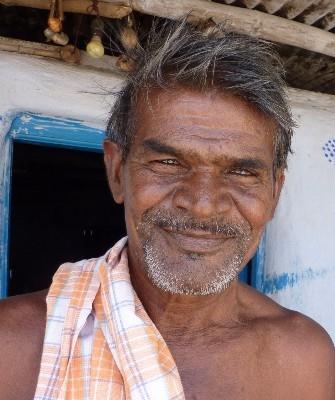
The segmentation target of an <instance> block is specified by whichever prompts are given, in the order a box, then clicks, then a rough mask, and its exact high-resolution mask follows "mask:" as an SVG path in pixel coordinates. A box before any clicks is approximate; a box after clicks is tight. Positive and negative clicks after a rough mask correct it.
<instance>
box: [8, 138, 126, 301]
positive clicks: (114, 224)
mask: <svg viewBox="0 0 335 400" xmlns="http://www.w3.org/2000/svg"><path fill="white" fill-rule="evenodd" d="M124 235H125V226H124V212H123V207H122V206H119V205H117V204H116V203H115V202H114V201H113V199H112V196H111V194H110V192H109V189H108V185H107V180H106V177H105V172H104V165H103V158H102V154H100V153H93V152H84V151H75V150H68V149H61V148H52V147H44V146H37V145H28V144H21V143H14V155H13V172H12V194H11V219H10V258H9V261H10V263H9V265H10V278H9V293H8V294H9V295H15V294H21V293H27V292H31V291H36V290H40V289H45V288H47V287H49V286H50V283H51V279H52V276H53V274H54V273H55V271H56V269H57V268H58V267H59V265H60V264H62V263H64V262H67V261H71V262H73V261H78V260H81V259H84V258H91V257H97V256H101V255H103V254H104V253H105V252H106V251H107V250H108V249H109V248H110V247H112V245H113V244H114V243H115V242H116V241H117V240H118V239H120V238H121V237H122V236H124Z"/></svg>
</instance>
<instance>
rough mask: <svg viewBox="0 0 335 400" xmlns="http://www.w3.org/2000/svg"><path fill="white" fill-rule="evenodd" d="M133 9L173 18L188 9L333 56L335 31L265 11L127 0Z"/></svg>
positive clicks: (189, 1) (186, 1) (192, 1)
mask: <svg viewBox="0 0 335 400" xmlns="http://www.w3.org/2000/svg"><path fill="white" fill-rule="evenodd" d="M131 5H132V7H133V9H134V10H136V11H139V12H142V13H144V14H150V15H157V16H160V17H165V18H171V19H177V18H181V17H182V16H184V15H186V14H187V13H191V14H192V16H195V17H198V18H199V19H204V18H211V19H212V20H213V21H214V22H216V23H218V22H223V21H228V22H229V24H230V25H231V26H232V27H233V28H235V29H236V30H238V31H240V32H243V33H246V34H249V35H251V36H256V37H260V38H263V39H266V40H271V41H274V42H277V43H281V44H287V45H291V46H296V47H300V48H302V49H306V50H310V51H315V52H317V53H321V54H326V55H328V56H331V57H335V35H334V34H333V33H330V32H325V31H323V30H322V29H319V28H315V27H313V26H309V25H305V24H302V23H299V22H296V21H291V20H287V19H285V18H281V17H278V16H275V15H269V14H266V13H263V12H260V11H256V10H249V9H245V8H240V7H232V6H227V5H224V4H218V3H213V2H210V3H209V2H207V1H204V0H183V1H180V0H131Z"/></svg>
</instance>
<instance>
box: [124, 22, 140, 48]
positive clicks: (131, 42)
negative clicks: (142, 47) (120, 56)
mask: <svg viewBox="0 0 335 400" xmlns="http://www.w3.org/2000/svg"><path fill="white" fill-rule="evenodd" d="M120 40H121V43H122V46H123V47H124V49H125V50H126V51H128V52H129V51H131V50H133V49H135V48H136V46H137V45H138V36H137V33H136V31H135V29H134V20H133V19H132V16H130V15H128V17H127V24H126V25H124V26H122V27H121V28H120Z"/></svg>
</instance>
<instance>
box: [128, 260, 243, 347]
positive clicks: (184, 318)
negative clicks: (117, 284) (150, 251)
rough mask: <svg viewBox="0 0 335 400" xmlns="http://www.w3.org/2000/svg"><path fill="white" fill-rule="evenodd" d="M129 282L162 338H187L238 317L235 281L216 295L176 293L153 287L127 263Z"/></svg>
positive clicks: (229, 322) (234, 321)
mask: <svg viewBox="0 0 335 400" xmlns="http://www.w3.org/2000/svg"><path fill="white" fill-rule="evenodd" d="M129 269H130V275H131V281H132V284H133V286H134V289H135V291H136V293H137V295H138V297H139V299H140V300H141V302H142V304H143V306H144V308H145V310H146V312H147V314H148V315H149V317H150V319H151V320H152V321H153V322H154V324H155V325H156V327H157V328H158V330H159V331H160V333H161V334H162V335H163V337H164V338H165V339H167V338H171V340H172V339H173V337H174V336H175V337H176V338H177V337H180V336H181V335H182V336H183V337H189V336H193V335H194V334H196V333H197V332H206V331H207V330H209V331H210V330H212V329H213V328H217V327H218V326H221V327H225V326H227V327H230V326H231V325H232V324H235V323H236V322H238V320H239V301H238V296H237V292H238V282H237V281H233V282H232V283H231V285H230V286H229V287H228V288H227V289H226V290H225V291H223V292H221V293H219V294H213V295H206V296H193V295H177V294H171V293H168V292H165V291H163V290H161V289H159V288H158V287H156V286H154V285H153V284H152V283H151V281H150V280H149V279H148V277H147V276H146V275H144V274H143V273H142V272H141V271H139V270H138V268H136V267H135V268H134V267H132V266H131V263H130V265H129Z"/></svg>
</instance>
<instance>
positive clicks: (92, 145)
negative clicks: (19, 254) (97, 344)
mask: <svg viewBox="0 0 335 400" xmlns="http://www.w3.org/2000/svg"><path fill="white" fill-rule="evenodd" d="M0 122H1V118H0ZM104 137H105V133H104V131H102V130H99V129H96V128H94V127H91V126H89V125H87V124H85V123H84V122H83V121H78V120H75V119H69V118H67V119H64V118H59V117H50V116H44V115H39V114H32V113H20V114H18V115H16V116H15V117H14V118H13V119H12V123H11V126H10V128H9V130H8V132H7V133H6V134H5V135H4V136H3V138H4V139H3V143H1V160H5V162H3V161H1V166H2V168H1V171H0V172H2V174H1V175H0V188H1V191H0V298H1V297H5V296H6V295H7V286H8V284H7V283H8V238H9V213H10V177H11V163H12V145H13V140H15V141H18V142H25V143H32V144H37V145H43V146H55V147H65V148H72V149H76V150H89V151H97V152H101V151H102V142H103V140H104ZM263 242H264V239H263V241H262V242H261V244H260V246H259V248H258V250H257V253H256V255H255V257H254V258H253V260H252V266H251V268H252V271H251V282H248V277H249V275H250V274H249V272H248V268H250V267H246V268H244V270H243V271H242V272H241V273H240V275H239V279H240V280H241V281H243V282H246V283H251V284H252V286H254V287H256V288H257V289H259V290H262V282H263V271H264V243H263Z"/></svg>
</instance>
